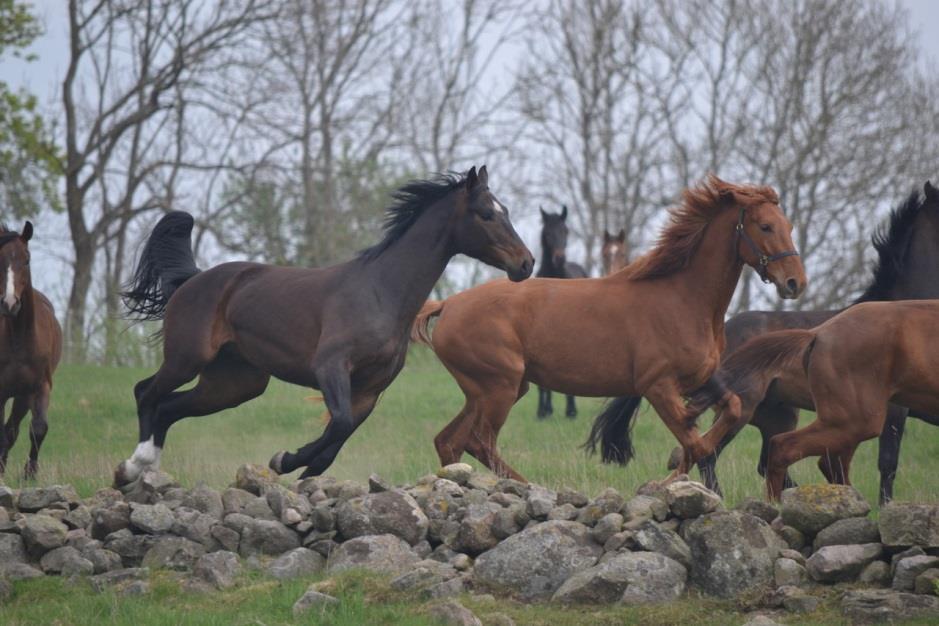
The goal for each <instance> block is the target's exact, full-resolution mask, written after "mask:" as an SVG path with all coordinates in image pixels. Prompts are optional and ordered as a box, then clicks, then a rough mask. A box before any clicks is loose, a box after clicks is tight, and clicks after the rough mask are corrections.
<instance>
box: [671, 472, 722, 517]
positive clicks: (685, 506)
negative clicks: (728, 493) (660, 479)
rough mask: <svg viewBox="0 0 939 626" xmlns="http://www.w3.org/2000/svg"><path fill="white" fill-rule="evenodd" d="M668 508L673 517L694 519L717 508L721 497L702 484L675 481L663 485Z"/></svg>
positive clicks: (720, 504) (719, 505)
mask: <svg viewBox="0 0 939 626" xmlns="http://www.w3.org/2000/svg"><path fill="white" fill-rule="evenodd" d="M665 496H666V501H667V502H668V508H669V510H670V511H671V512H672V514H673V515H674V516H675V517H678V518H681V519H694V518H696V517H701V516H702V515H706V514H707V513H712V512H714V511H716V510H717V509H719V508H720V507H721V506H722V504H723V502H722V500H721V497H720V496H719V495H717V494H716V493H714V492H713V491H711V490H710V489H708V488H707V487H705V486H704V485H702V484H701V483H697V482H693V481H690V480H683V481H675V482H672V483H669V484H668V485H666V486H665Z"/></svg>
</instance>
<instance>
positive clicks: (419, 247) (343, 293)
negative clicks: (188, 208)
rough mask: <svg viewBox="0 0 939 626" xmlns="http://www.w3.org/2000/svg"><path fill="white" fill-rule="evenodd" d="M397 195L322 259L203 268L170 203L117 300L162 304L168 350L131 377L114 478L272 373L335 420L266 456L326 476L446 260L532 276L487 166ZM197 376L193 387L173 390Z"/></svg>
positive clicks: (400, 356) (182, 217)
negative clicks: (382, 219)
mask: <svg viewBox="0 0 939 626" xmlns="http://www.w3.org/2000/svg"><path fill="white" fill-rule="evenodd" d="M395 199H396V200H397V202H396V204H395V205H394V206H392V207H391V208H390V209H389V210H388V219H387V223H386V228H385V237H384V239H383V240H382V241H381V242H380V243H379V244H377V245H376V246H374V247H372V248H370V249H368V250H366V251H365V252H363V253H362V254H361V255H359V256H358V257H357V258H355V259H353V260H351V261H348V262H346V263H342V264H339V265H335V266H332V267H328V268H323V269H316V268H299V267H277V266H273V265H262V264H259V263H225V264H222V265H219V266H217V267H214V268H212V269H209V270H207V271H204V272H200V271H199V270H198V269H197V268H196V266H195V262H194V260H193V256H192V250H191V247H190V242H189V240H190V232H191V230H192V225H193V220H192V216H190V215H188V214H186V213H181V212H175V213H170V214H168V215H167V216H165V217H164V218H163V219H162V220H161V221H160V223H158V224H157V226H156V228H155V229H154V231H153V233H152V234H151V236H150V239H149V241H148V243H147V246H146V247H145V249H144V251H143V253H142V255H141V259H140V264H139V266H138V268H137V272H136V275H135V284H134V285H133V287H132V288H131V290H130V291H129V292H128V293H127V294H126V302H127V304H128V305H129V306H130V308H131V309H132V310H133V311H135V312H136V313H138V314H139V315H141V316H142V317H145V318H150V319H153V318H160V317H164V316H163V313H164V310H165V318H164V323H163V355H164V361H163V364H162V365H161V366H160V369H159V371H158V372H157V373H156V375H154V376H151V377H150V378H147V379H146V380H143V381H141V382H139V383H138V384H137V386H136V387H135V388H134V395H135V396H136V398H137V413H138V419H139V426H140V438H139V443H138V445H137V449H136V451H135V452H134V454H133V456H132V457H131V458H130V459H128V460H126V461H124V462H122V463H121V464H120V466H119V467H118V469H117V471H116V473H115V483H116V484H118V485H121V484H124V483H127V482H129V481H131V480H134V479H135V478H137V477H138V476H139V475H140V473H141V472H142V471H143V470H144V469H146V468H147V467H148V466H154V465H155V464H156V463H158V462H159V456H160V452H161V450H162V448H163V446H164V443H165V440H166V433H167V430H168V429H169V428H170V426H171V425H172V424H173V423H174V422H176V421H178V420H180V419H182V418H184V417H188V416H196V415H208V414H210V413H216V412H218V411H221V410H223V409H227V408H230V407H234V406H237V405H239V404H241V403H243V402H246V401H248V400H250V399H252V398H255V397H257V396H259V395H261V393H263V392H264V389H265V388H266V387H267V383H268V381H269V380H270V377H271V376H276V377H277V378H280V379H281V380H284V381H287V382H290V383H294V384H298V385H303V386H307V387H313V388H315V389H320V390H322V392H323V396H324V399H325V402H326V407H327V409H328V410H329V413H330V417H331V419H330V421H329V424H328V425H327V427H326V431H325V432H324V433H323V435H322V436H321V437H320V438H319V439H317V440H316V441H313V442H311V443H309V444H307V445H305V446H303V447H302V448H300V449H299V450H298V451H297V452H296V453H289V452H279V453H277V454H275V455H274V457H273V458H272V459H271V462H270V465H271V468H272V469H273V470H274V471H276V472H278V473H287V472H292V471H294V470H295V469H297V468H299V467H304V466H305V467H306V470H305V471H304V473H303V476H304V477H306V476H315V475H317V474H320V473H322V472H323V471H325V470H326V468H328V467H329V466H330V465H331V464H332V462H333V460H334V459H335V458H336V455H337V454H338V453H339V450H340V448H341V447H342V445H343V444H344V443H345V442H346V440H347V439H348V438H349V437H350V436H351V435H352V433H353V432H354V431H355V429H356V428H357V427H358V426H359V425H360V424H361V423H362V422H363V421H364V420H365V419H366V418H367V417H368V416H369V414H370V413H371V412H372V409H373V408H374V406H375V403H376V402H377V401H378V397H379V395H380V394H381V392H382V391H384V390H385V389H386V388H387V387H388V385H389V384H391V381H393V380H394V379H395V377H396V376H397V375H398V372H400V371H401V368H402V367H403V365H404V359H405V356H406V354H407V348H408V331H409V329H410V328H411V324H412V322H413V320H414V315H415V314H416V313H417V311H418V310H419V309H420V307H421V305H422V304H423V303H424V301H425V300H426V299H427V296H428V295H429V294H430V291H431V289H432V288H433V286H434V284H435V283H436V282H437V280H438V279H439V278H440V275H441V274H442V273H443V270H444V268H445V267H446V266H447V263H448V262H449V261H450V258H451V257H453V256H454V255H456V254H467V255H469V256H472V257H474V258H477V259H480V260H481V261H483V262H485V263H488V264H490V265H493V266H495V267H499V268H501V269H503V270H505V271H506V272H507V273H508V275H509V277H510V278H511V279H512V280H524V279H525V278H528V276H530V275H531V271H532V268H533V267H534V258H533V257H532V255H531V252H529V250H528V248H526V247H525V244H524V243H522V241H521V239H519V237H518V234H517V233H516V232H515V229H514V228H513V227H512V223H511V222H510V221H509V215H508V210H507V209H506V208H505V206H504V205H503V204H502V203H500V202H499V201H498V200H497V199H496V197H495V196H494V195H493V194H492V192H491V191H490V190H489V178H488V174H487V172H486V168H485V166H484V167H482V168H480V170H479V173H478V174H477V172H476V168H475V167H474V168H472V169H470V171H469V173H468V174H467V175H466V176H465V177H460V178H457V177H440V178H439V179H436V180H431V181H415V182H412V183H410V184H408V185H406V186H404V187H402V188H401V189H399V190H398V191H397V192H396V193H395ZM196 376H198V377H199V382H198V384H197V385H196V386H195V387H194V388H192V389H190V390H187V391H175V389H177V388H178V387H180V386H181V385H184V384H186V383H187V382H188V381H190V380H192V379H193V378H195V377H196Z"/></svg>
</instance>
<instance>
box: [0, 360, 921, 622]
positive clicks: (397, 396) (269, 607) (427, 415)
mask: <svg viewBox="0 0 939 626" xmlns="http://www.w3.org/2000/svg"><path fill="white" fill-rule="evenodd" d="M150 373H152V372H150V371H149V370H135V369H107V368H99V367H87V366H63V367H62V368H61V369H60V371H59V372H58V375H57V377H56V381H55V389H54V391H53V402H52V408H51V410H50V431H49V435H48V438H47V439H46V444H45V446H44V448H43V452H42V456H41V463H42V468H41V475H40V478H39V480H38V481H37V482H38V483H39V484H55V483H69V484H72V485H74V486H75V487H76V488H77V489H78V491H79V492H80V493H81V494H82V495H84V496H87V495H90V494H92V493H94V491H95V490H96V489H98V488H100V487H104V486H107V485H109V484H110V482H111V473H112V471H113V468H114V467H115V465H116V464H117V463H118V462H119V461H120V460H122V459H124V458H126V457H127V456H128V454H129V453H130V452H131V451H132V450H133V447H134V445H135V443H136V435H137V422H136V418H135V413H134V404H133V396H132V391H131V390H132V387H133V384H134V383H135V382H136V381H137V380H139V379H140V378H143V377H145V376H147V375H149V374H150ZM318 395H319V394H318V393H317V392H312V391H310V390H308V389H302V388H298V387H293V386H289V385H286V384H282V383H279V382H273V383H272V384H271V386H270V388H269V389H268V391H267V393H266V394H265V395H264V396H263V397H262V398H260V399H258V400H255V401H253V402H251V403H248V404H246V405H244V406H242V407H239V408H237V409H234V410H230V411H226V412H224V413H221V414H218V415H213V416H209V417H202V418H191V419H187V420H183V421H182V422H180V423H178V424H177V425H176V426H174V428H173V429H172V430H171V431H170V435H169V439H168V442H167V448H166V451H165V453H164V455H163V464H162V466H163V468H164V469H165V470H166V471H168V472H169V473H171V474H173V475H174V476H175V477H176V478H177V479H178V480H179V481H180V482H181V483H182V484H183V485H185V486H192V485H195V484H196V483H198V482H200V481H203V482H205V483H207V484H209V485H211V486H214V487H224V486H227V485H228V484H230V483H231V481H232V480H233V477H234V474H235V469H236V468H237V467H238V465H240V464H242V463H246V462H251V463H260V464H266V463H267V461H268V459H269V458H270V456H271V454H272V453H273V452H275V451H276V450H279V449H283V448H290V449H294V448H296V447H298V446H299V445H302V444H303V443H306V442H307V441H310V440H312V439H314V438H315V437H316V436H318V434H319V432H320V431H321V430H322V428H323V422H322V420H321V415H322V413H323V410H324V409H323V405H322V404H320V403H318V402H315V401H313V400H311V399H310V398H311V396H318ZM536 400H537V395H536V394H535V393H529V395H528V396H527V397H525V398H524V399H523V400H522V401H521V402H519V404H518V405H517V406H516V407H515V410H514V411H513V413H512V415H511V416H510V418H509V420H508V422H507V423H506V426H505V428H504V429H503V432H502V436H501V440H500V443H501V450H502V453H503V456H504V457H505V458H506V460H508V461H509V462H510V463H511V464H513V465H514V467H515V468H516V469H518V470H519V471H520V472H522V473H523V474H524V475H525V476H527V477H528V478H529V479H530V480H532V481H534V482H538V483H541V484H544V485H547V486H550V487H554V488H558V487H561V486H569V487H573V488H576V489H578V490H581V491H583V492H585V493H587V494H589V495H594V494H596V493H597V492H599V491H600V490H601V489H603V488H604V487H607V486H613V487H615V488H616V489H618V490H620V491H622V492H624V493H626V494H629V493H632V492H633V491H634V490H635V488H636V487H637V486H639V485H640V484H642V483H643V482H645V481H647V480H649V479H659V478H662V477H664V476H665V475H666V473H667V472H666V469H665V462H666V459H667V458H668V454H669V452H670V451H671V449H672V447H673V446H674V440H673V438H672V436H671V435H670V434H669V433H668V432H667V431H666V430H665V427H664V426H663V425H662V423H661V421H660V420H659V419H658V417H657V416H656V415H655V414H654V412H652V411H651V410H649V409H644V410H643V412H642V414H641V415H640V417H639V420H638V423H637V425H636V429H635V436H634V441H635V444H636V449H637V457H636V459H635V460H634V461H633V463H632V464H631V465H630V466H629V467H627V468H620V467H615V466H604V465H601V464H600V463H599V462H598V461H597V460H596V459H593V458H587V457H585V456H584V453H583V451H582V450H580V448H579V446H580V444H581V443H582V442H583V440H584V438H585V436H586V434H587V431H588V429H589V425H590V422H591V421H592V419H593V416H594V415H596V413H597V412H598V411H599V409H600V407H601V401H600V400H591V399H580V400H579V404H578V406H579V408H580V412H581V414H580V417H578V418H577V419H576V420H569V419H567V418H565V417H563V416H557V415H556V416H555V417H553V418H550V419H548V420H545V421H539V420H536V419H535V417H534V414H535V402H536ZM461 406H462V395H461V394H460V391H459V389H458V388H457V387H456V384H455V383H454V382H453V380H452V379H451V378H450V377H449V375H448V374H447V373H446V372H445V371H444V369H443V368H442V367H441V366H440V364H439V363H438V362H437V360H436V358H435V357H434V356H433V355H432V354H430V353H429V352H427V351H426V350H425V349H424V348H415V350H414V351H413V353H412V354H411V355H410V357H409V361H408V365H407V366H406V367H405V369H404V371H403V372H402V374H401V376H400V377H399V378H398V380H397V381H396V382H395V384H394V385H393V386H392V387H391V388H390V389H389V390H388V392H387V393H386V394H385V396H384V397H383V398H382V401H381V402H380V403H379V405H378V407H377V409H376V410H375V412H374V413H373V414H372V416H371V417H370V418H369V420H368V421H367V422H366V423H365V424H364V425H363V426H362V427H361V428H360V429H359V430H358V431H357V432H356V433H355V435H354V436H353V437H352V438H351V440H350V441H349V443H348V444H347V445H346V447H345V449H344V450H343V451H342V452H341V453H340V455H339V458H338V460H337V462H336V463H335V465H333V467H332V468H331V469H330V474H332V475H334V476H337V477H340V478H351V479H355V480H360V481H364V480H365V479H366V478H367V477H368V475H369V474H371V473H373V472H374V473H377V474H380V475H382V476H384V477H386V478H388V479H390V480H391V481H393V482H394V483H397V484H403V483H409V482H410V483H413V482H414V481H415V480H416V479H417V478H418V477H419V476H421V475H423V474H427V473H430V472H433V471H434V470H436V468H437V465H438V463H437V457H436V453H435V452H434V448H433V444H432V440H433V437H434V435H435V434H436V433H437V432H438V431H439V430H440V429H441V428H442V427H443V426H444V425H445V424H446V423H447V421H449V420H450V419H451V418H452V417H453V416H454V415H455V414H456V413H457V411H458V410H459V409H460V407H461ZM555 406H563V401H562V398H556V400H555ZM811 417H812V416H811V415H807V416H806V417H805V419H810V418H811ZM25 426H26V425H25V424H24V428H25ZM937 435H939V431H936V430H933V429H932V427H930V426H927V425H925V424H923V423H921V422H918V421H917V420H910V422H909V423H908V426H907V434H906V438H905V440H904V443H903V454H902V458H901V465H900V474H899V477H898V479H897V483H896V494H897V497H898V498H899V499H903V500H925V501H936V500H939V484H937V481H935V480H934V475H935V472H936V469H937V468H939V436H937ZM27 450H28V442H27V437H26V436H25V432H24V433H23V435H22V436H21V437H20V441H19V442H18V444H17V446H16V448H15V449H14V451H13V453H12V455H11V460H10V471H9V472H8V475H7V476H6V481H7V483H8V484H10V485H11V486H14V487H18V486H23V485H24V483H23V482H22V480H21V478H20V476H19V473H20V468H21V467H22V465H23V462H24V460H25V457H26V453H27ZM758 450H759V436H758V433H757V431H756V429H753V428H747V429H745V432H744V433H743V434H742V435H741V436H740V437H738V439H737V441H735V442H734V444H733V446H732V447H731V448H730V449H729V450H728V451H727V453H726V454H725V455H724V456H723V458H722V459H721V461H720V465H719V471H720V476H721V481H722V484H723V485H724V489H725V492H726V495H727V499H728V501H729V503H730V504H733V503H734V502H736V501H738V500H740V499H741V498H743V497H746V496H757V497H759V496H761V495H762V492H763V486H762V482H761V480H760V479H759V477H758V476H757V475H756V472H755V466H756V458H757V453H758ZM876 454H877V450H876V442H868V443H865V444H863V445H862V447H861V449H860V450H859V452H858V454H857V456H856V459H855V462H854V464H853V466H852V478H853V480H854V481H855V484H856V485H857V486H858V488H859V489H860V490H861V491H862V492H863V493H864V495H865V496H866V497H867V498H868V499H869V500H870V501H871V502H872V503H875V502H876V493H877V485H878V480H879V478H878V474H877V463H876ZM465 460H467V461H468V462H470V463H473V464H474V465H476V466H477V467H478V464H476V463H475V461H474V460H472V459H469V458H467V459H465ZM794 474H795V477H796V479H797V480H798V481H800V482H806V483H808V482H819V481H820V480H821V475H820V474H819V473H818V471H817V469H816V467H815V461H814V460H807V461H804V462H802V463H800V464H799V465H798V466H796V467H795V471H794ZM287 480H289V478H288V479H287ZM310 580H312V579H309V580H303V581H292V582H286V583H279V582H275V581H272V580H270V579H268V578H265V577H263V576H261V575H258V574H248V575H246V576H245V577H244V578H243V580H242V581H241V583H240V584H239V586H238V587H236V588H235V589H233V590H229V591H226V592H220V593H218V594H207V595H203V594H186V593H182V592H180V587H179V583H178V581H176V580H174V579H173V578H172V576H171V575H169V574H159V575H158V576H156V579H155V581H154V585H153V590H152V591H151V592H150V593H148V594H146V595H144V596H141V597H137V598H120V597H118V596H116V595H114V594H111V593H106V594H102V595H97V594H93V593H91V592H90V591H89V589H88V587H87V585H86V584H85V583H81V582H79V583H68V582H66V581H63V580H61V579H57V578H47V579H42V580H38V581H28V582H20V583H17V584H16V594H15V596H14V598H13V600H12V601H10V602H9V603H8V604H7V605H6V606H2V607H0V624H4V625H6V624H33V623H42V624H95V625H97V624H135V625H136V624H288V623H293V622H294V620H293V617H292V615H291V613H290V607H291V606H292V604H293V602H294V601H295V600H296V599H297V598H298V597H299V596H300V595H301V594H302V592H303V590H304V588H305V586H306V585H307V584H309V582H310ZM337 584H338V587H337V589H336V593H337V595H338V596H339V597H340V598H341V599H342V603H343V604H342V606H341V608H339V609H335V610H331V611H329V612H327V613H325V614H322V615H320V614H314V615H311V616H309V617H308V618H306V619H305V622H304V623H317V624H319V623H322V624H342V625H345V624H350V625H351V624H387V623H401V624H429V623H431V622H430V621H429V618H428V615H427V602H424V601H421V600H419V599H416V598H414V597H412V596H408V595H403V594H395V593H392V592H390V591H389V590H388V588H387V581H382V580H377V579H373V578H369V577H367V576H363V575H357V574H351V575H345V576H343V577H340V579H339V580H338V583H337ZM826 593H827V594H828V599H827V600H826V602H825V603H824V604H823V607H822V609H820V610H819V611H816V612H815V613H813V614H811V615H807V616H799V617H797V618H791V617H790V618H789V619H787V622H789V623H799V624H841V623H843V619H842V618H841V617H840V615H839V613H838V609H837V606H838V604H837V602H838V601H837V591H829V592H826ZM464 602H465V603H466V604H467V606H469V607H470V608H472V609H473V610H474V611H475V612H476V613H477V614H478V615H480V616H482V617H485V616H486V615H487V614H491V613H497V612H498V613H505V614H508V615H510V616H511V617H512V618H513V619H515V620H516V622H517V623H519V624H551V625H554V624H580V623H596V624H678V623H688V622H693V621H695V620H700V616H701V615H708V619H707V623H715V624H742V623H743V622H744V621H746V616H745V615H743V614H741V613H737V612H735V608H736V607H735V606H734V605H733V604H732V603H719V602H714V601H708V600H703V599H698V598H695V597H691V596H689V598H688V599H686V600H683V601H681V602H677V603H673V604H670V605H669V606H667V607H655V608H624V607H608V608H603V609H595V608H561V607H557V606H552V605H537V606H525V605H520V604H517V603H514V602H511V601H506V600H499V601H497V602H496V603H495V604H491V603H486V602H485V601H483V600H478V599H474V598H472V597H468V598H464Z"/></svg>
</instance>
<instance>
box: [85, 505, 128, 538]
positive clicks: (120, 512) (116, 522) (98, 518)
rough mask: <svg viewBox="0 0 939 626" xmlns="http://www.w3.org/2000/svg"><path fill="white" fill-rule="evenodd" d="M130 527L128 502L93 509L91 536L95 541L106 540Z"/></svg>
mask: <svg viewBox="0 0 939 626" xmlns="http://www.w3.org/2000/svg"><path fill="white" fill-rule="evenodd" d="M128 526H130V505H129V504H127V503H126V502H123V501H120V502H114V503H111V504H107V505H103V506H96V507H92V509H91V536H92V537H94V538H95V539H104V538H105V537H107V536H108V535H110V534H111V533H113V532H116V531H118V530H121V529H122V528H127V527H128Z"/></svg>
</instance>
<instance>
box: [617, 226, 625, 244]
mask: <svg viewBox="0 0 939 626" xmlns="http://www.w3.org/2000/svg"><path fill="white" fill-rule="evenodd" d="M616 238H617V239H619V240H620V241H621V242H623V243H626V229H625V228H620V229H619V233H617V235H616Z"/></svg>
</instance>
